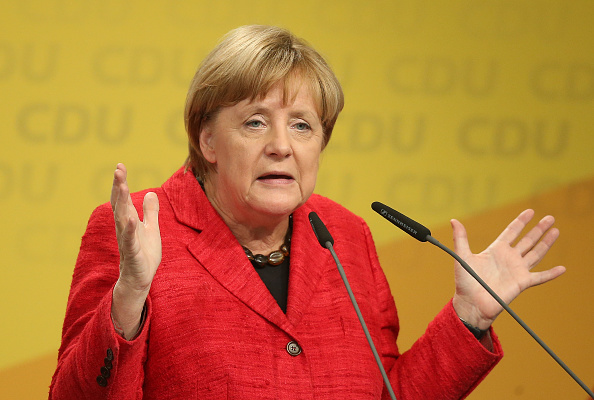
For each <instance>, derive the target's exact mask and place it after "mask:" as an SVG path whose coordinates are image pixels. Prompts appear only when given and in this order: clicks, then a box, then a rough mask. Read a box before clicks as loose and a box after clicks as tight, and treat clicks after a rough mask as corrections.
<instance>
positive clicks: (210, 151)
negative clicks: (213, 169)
mask: <svg viewBox="0 0 594 400" xmlns="http://www.w3.org/2000/svg"><path fill="white" fill-rule="evenodd" d="M199 138H200V140H199V142H200V151H201V152H202V155H203V156H204V158H205V159H206V161H208V162H209V163H211V164H214V163H215V162H216V161H217V157H216V153H215V149H214V135H213V132H212V129H211V124H210V122H209V121H204V123H203V124H202V128H201V130H200V136H199Z"/></svg>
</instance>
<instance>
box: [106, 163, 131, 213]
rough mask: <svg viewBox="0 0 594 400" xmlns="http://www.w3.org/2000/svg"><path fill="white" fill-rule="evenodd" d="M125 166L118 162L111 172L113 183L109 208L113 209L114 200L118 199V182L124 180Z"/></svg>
mask: <svg viewBox="0 0 594 400" xmlns="http://www.w3.org/2000/svg"><path fill="white" fill-rule="evenodd" d="M126 175H127V171H126V166H125V165H124V164H122V163H118V165H117V166H116V170H115V171H114V173H113V185H112V187H111V198H110V199H109V202H110V203H111V209H112V210H113V211H115V205H116V201H117V199H118V195H119V190H120V184H121V183H122V182H125V181H126Z"/></svg>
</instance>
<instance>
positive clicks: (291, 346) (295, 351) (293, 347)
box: [287, 340, 301, 357]
mask: <svg viewBox="0 0 594 400" xmlns="http://www.w3.org/2000/svg"><path fill="white" fill-rule="evenodd" d="M287 353H289V354H290V355H292V356H293V357H296V356H298V355H299V354H301V346H299V344H298V343H297V342H295V341H294V340H291V341H290V342H289V343H287Z"/></svg>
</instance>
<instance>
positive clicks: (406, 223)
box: [371, 201, 594, 398]
mask: <svg viewBox="0 0 594 400" xmlns="http://www.w3.org/2000/svg"><path fill="white" fill-rule="evenodd" d="M371 208H372V209H373V210H374V211H375V212H377V213H378V214H379V215H381V216H382V217H384V218H385V219H387V220H388V221H390V222H391V223H393V224H394V225H396V226H397V227H398V228H400V229H402V230H403V231H404V232H406V233H408V234H409V235H410V236H412V237H414V238H415V239H417V240H420V241H421V242H430V243H432V244H434V245H435V246H437V247H439V248H440V249H442V250H443V251H445V252H446V253H448V254H449V255H451V256H452V257H454V258H455V259H456V261H458V262H459V263H460V265H461V266H462V268H464V269H465V270H466V272H468V273H469V274H470V275H471V276H472V277H473V278H474V279H475V280H476V281H477V282H478V283H480V284H481V286H482V287H483V288H485V290H486V291H487V292H489V294H490V295H491V296H492V297H493V298H494V299H495V300H496V301H497V302H498V303H499V304H500V305H501V307H503V309H504V310H505V311H507V313H508V314H509V315H511V316H512V317H513V318H514V319H515V320H516V322H517V323H518V324H520V325H521V326H522V328H524V330H525V331H526V332H528V334H529V335H530V336H532V338H533V339H534V340H536V342H537V343H538V344H540V346H541V347H542V348H543V349H544V350H545V351H546V352H547V353H549V355H550V356H551V357H552V358H553V359H554V360H555V361H556V362H557V364H559V365H560V366H561V368H563V369H564V370H565V372H567V373H568V374H569V376H571V377H572V378H573V380H574V381H576V382H577V384H578V385H580V386H581V387H582V389H584V390H585V391H586V393H588V395H590V397H592V398H594V393H592V390H590V388H589V387H588V386H586V384H585V383H584V382H582V380H581V379H580V378H578V376H577V375H576V374H575V373H574V372H573V371H572V370H571V369H570V368H569V367H568V366H567V365H566V364H565V363H564V362H563V361H562V360H561V359H560V358H559V357H558V356H557V355H556V354H555V353H554V352H553V350H551V349H550V347H549V346H547V344H546V343H545V342H544V341H543V340H542V339H541V338H540V337H538V335H537V334H536V333H535V332H534V331H533V330H532V329H530V327H529V326H528V325H527V324H526V323H525V322H524V321H522V319H521V318H520V317H519V316H518V315H517V314H516V313H515V312H514V311H513V310H512V309H511V308H510V307H509V306H508V305H507V304H506V303H505V302H504V301H503V300H502V299H501V297H499V296H498V295H497V293H495V292H494V291H493V289H491V287H490V286H489V285H487V284H486V283H485V281H483V280H482V279H481V277H480V276H478V275H477V273H476V272H475V271H474V270H473V269H472V268H471V267H470V265H468V264H467V263H466V262H465V261H464V260H462V258H460V256H458V255H457V254H456V253H454V251H452V250H451V249H449V248H448V247H446V246H444V245H443V244H441V243H440V242H439V241H438V240H437V239H435V238H434V237H433V236H431V232H430V231H429V229H427V228H425V227H424V226H423V225H421V224H419V223H418V222H416V221H414V220H412V219H410V218H408V217H406V216H404V215H402V214H400V213H399V212H398V211H396V210H394V209H392V208H390V207H388V206H386V205H385V204H382V203H380V202H377V201H374V202H373V203H372V204H371Z"/></svg>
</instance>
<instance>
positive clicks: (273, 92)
mask: <svg viewBox="0 0 594 400" xmlns="http://www.w3.org/2000/svg"><path fill="white" fill-rule="evenodd" d="M311 86H312V85H311V84H310V83H309V82H308V81H306V80H303V79H284V80H282V81H278V82H276V83H275V84H273V85H272V86H271V87H270V89H269V90H268V91H266V92H263V93H260V94H259V95H257V96H255V97H253V98H248V99H244V100H242V101H240V102H239V103H238V104H237V105H239V106H241V107H242V108H243V107H246V108H254V107H256V108H258V107H266V108H279V109H284V108H298V109H302V111H308V112H312V113H315V114H316V116H317V117H318V118H319V117H320V109H321V107H320V104H319V101H318V96H316V93H315V90H312V87H311Z"/></svg>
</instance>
